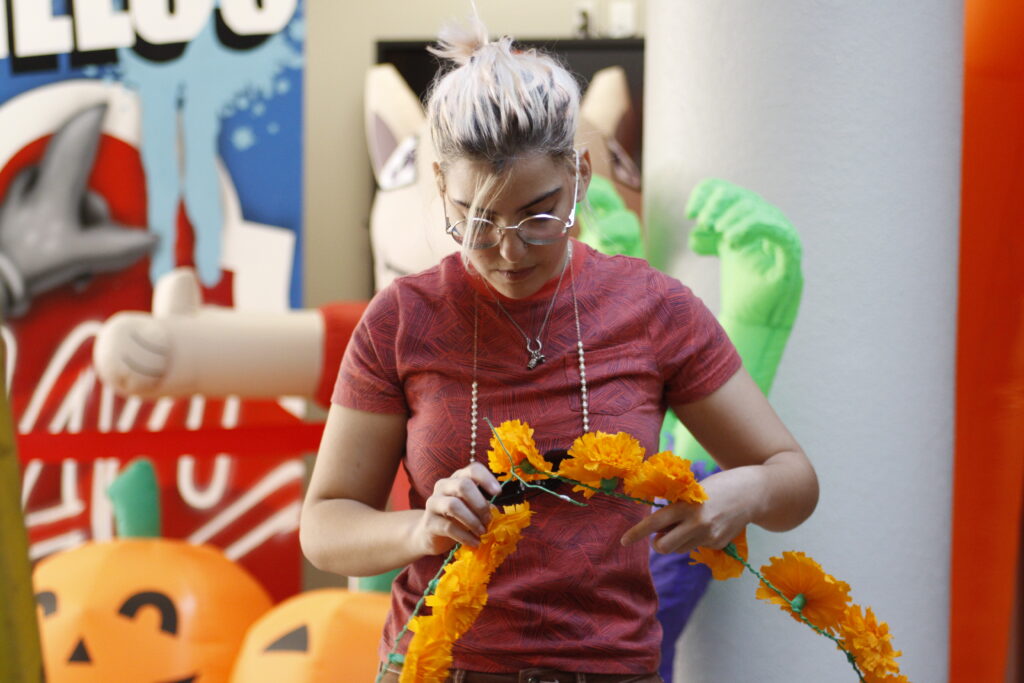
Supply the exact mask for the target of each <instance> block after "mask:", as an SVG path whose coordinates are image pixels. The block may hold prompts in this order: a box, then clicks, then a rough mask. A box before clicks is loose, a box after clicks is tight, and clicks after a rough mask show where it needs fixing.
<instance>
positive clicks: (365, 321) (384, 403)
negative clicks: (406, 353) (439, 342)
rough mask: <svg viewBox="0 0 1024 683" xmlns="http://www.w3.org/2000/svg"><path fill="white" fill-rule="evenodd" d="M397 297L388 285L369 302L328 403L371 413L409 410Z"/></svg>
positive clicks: (343, 360)
mask: <svg viewBox="0 0 1024 683" xmlns="http://www.w3.org/2000/svg"><path fill="white" fill-rule="evenodd" d="M398 327H399V307H398V297H397V295H396V292H395V289H394V287H388V288H386V289H384V290H382V291H381V292H379V293H378V294H377V296H375V297H374V298H373V300H372V301H371V302H370V305H369V306H368V307H367V309H366V313H365V314H363V317H362V319H361V320H360V321H359V324H358V325H356V329H355V331H354V332H353V333H352V337H351V339H349V342H348V346H347V347H346V349H345V355H344V356H343V357H342V359H341V367H340V368H339V369H338V378H337V380H336V381H335V383H334V393H333V394H332V395H331V403H337V404H338V405H342V406H345V407H346V408H353V409H355V410H364V411H366V412H370V413H408V412H409V406H408V403H407V402H406V400H405V391H404V389H403V387H402V382H401V379H400V377H399V372H398V360H397V354H396V340H397V336H398Z"/></svg>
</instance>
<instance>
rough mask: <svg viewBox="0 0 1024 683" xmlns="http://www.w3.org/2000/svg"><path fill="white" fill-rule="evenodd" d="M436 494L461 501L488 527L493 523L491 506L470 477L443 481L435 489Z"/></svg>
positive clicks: (457, 477)
mask: <svg viewBox="0 0 1024 683" xmlns="http://www.w3.org/2000/svg"><path fill="white" fill-rule="evenodd" d="M434 490H435V493H439V494H441V495H444V496H448V497H449V498H451V499H455V500H459V501H461V503H462V504H463V505H465V506H466V507H467V508H468V509H470V510H472V511H473V515H474V516H475V518H476V519H479V520H480V522H481V523H482V524H483V525H484V526H485V527H486V525H487V524H489V523H490V521H491V506H490V503H488V502H487V499H486V498H484V494H483V493H481V492H480V488H479V487H478V485H477V483H476V482H475V481H474V480H473V479H472V478H470V477H468V476H455V477H451V478H449V479H442V480H441V481H439V482H438V484H437V485H436V486H435V487H434Z"/></svg>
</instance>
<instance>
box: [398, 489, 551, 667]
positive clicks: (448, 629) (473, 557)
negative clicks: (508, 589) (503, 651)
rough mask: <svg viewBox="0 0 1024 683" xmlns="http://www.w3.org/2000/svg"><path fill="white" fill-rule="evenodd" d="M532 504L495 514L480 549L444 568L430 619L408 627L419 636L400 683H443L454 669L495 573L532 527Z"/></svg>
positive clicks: (462, 552) (465, 551)
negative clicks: (458, 645) (455, 649)
mask: <svg viewBox="0 0 1024 683" xmlns="http://www.w3.org/2000/svg"><path fill="white" fill-rule="evenodd" d="M532 514H533V512H531V511H530V504H529V503H521V504H519V505H509V506H506V507H504V508H502V510H501V512H495V513H494V514H493V515H492V517H491V522H490V524H488V525H487V531H486V533H484V535H483V536H481V537H480V544H479V545H478V546H477V547H475V548H472V547H469V546H465V545H464V546H461V547H459V549H458V550H456V551H455V555H454V561H453V562H450V563H449V564H447V565H445V567H444V574H443V575H442V576H441V578H440V580H438V582H437V587H436V588H435V590H434V593H433V595H429V596H427V598H426V603H427V605H429V606H430V607H431V608H432V610H433V611H432V613H431V614H430V615H428V616H415V617H413V618H412V620H411V621H410V622H409V630H411V631H412V632H413V633H414V635H413V638H412V641H411V642H410V643H409V649H408V651H407V652H406V653H405V661H404V663H403V665H402V675H401V678H400V681H401V683H409V682H412V681H415V682H417V683H419V682H420V681H426V682H428V683H434V682H435V681H436V682H438V683H443V681H445V680H446V679H447V678H448V669H450V668H451V664H452V646H453V645H454V644H455V641H456V640H458V639H459V638H461V637H462V636H463V634H465V632H466V631H468V630H469V628H470V627H471V626H472V625H473V622H474V621H476V619H477V617H478V616H480V612H482V611H483V608H484V605H486V604H487V584H488V583H489V582H490V580H491V576H492V575H493V574H494V572H495V570H497V568H498V567H499V566H500V565H501V563H502V562H504V561H505V558H506V557H508V556H509V554H510V553H512V552H514V551H515V549H516V545H517V544H518V543H519V539H520V537H521V535H522V531H523V529H525V528H526V527H528V526H529V525H530V516H531V515H532Z"/></svg>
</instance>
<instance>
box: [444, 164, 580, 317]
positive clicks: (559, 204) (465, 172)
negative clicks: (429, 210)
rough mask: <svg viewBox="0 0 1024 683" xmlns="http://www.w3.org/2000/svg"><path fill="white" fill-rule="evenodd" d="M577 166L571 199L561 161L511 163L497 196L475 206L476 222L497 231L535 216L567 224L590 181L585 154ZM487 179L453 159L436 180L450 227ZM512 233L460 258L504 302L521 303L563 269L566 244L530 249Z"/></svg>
mask: <svg viewBox="0 0 1024 683" xmlns="http://www.w3.org/2000/svg"><path fill="white" fill-rule="evenodd" d="M579 166H580V179H579V186H578V189H577V196H576V197H574V196H573V188H574V186H575V184H576V174H575V171H574V170H573V169H572V168H571V166H570V165H569V164H566V163H565V162H564V161H562V160H559V159H552V158H551V157H549V156H547V155H545V154H537V155H534V156H529V157H523V158H521V159H518V160H516V161H515V162H512V164H511V165H510V166H509V167H508V168H507V170H506V172H505V173H506V174H507V176H505V177H503V178H502V179H501V180H500V181H499V183H500V189H499V192H498V194H497V196H495V197H494V198H493V199H492V200H490V201H486V202H484V203H482V204H481V206H480V209H479V217H481V218H487V219H488V220H491V221H493V222H495V223H497V224H498V225H500V226H507V225H516V224H518V223H519V222H520V221H521V220H523V219H524V218H527V217H529V216H533V215H536V214H539V213H546V214H551V215H553V216H557V217H558V218H561V219H563V220H567V219H568V217H569V213H570V212H571V211H572V208H573V205H574V204H575V202H576V201H578V200H579V199H581V198H582V197H583V195H584V194H586V189H587V183H588V182H589V180H590V157H589V155H588V154H587V153H586V152H584V153H582V154H581V155H580V157H579ZM490 173H493V171H492V169H491V167H490V165H489V164H488V163H487V162H481V161H471V160H469V159H458V160H455V161H453V162H451V163H450V164H449V165H448V168H447V169H446V170H445V172H444V175H443V178H440V180H441V187H442V192H441V194H442V201H445V202H447V209H446V210H447V211H448V217H449V219H450V220H451V222H452V223H455V222H456V221H459V220H461V219H463V218H465V217H466V216H467V214H468V212H469V207H470V204H472V202H473V194H474V192H475V190H476V187H477V179H478V178H481V177H484V175H486V174H490ZM515 232H516V231H514V230H509V231H503V232H502V237H501V240H500V241H499V242H498V244H497V245H496V246H493V247H490V248H487V249H468V250H467V251H466V253H467V254H468V258H469V262H470V263H471V264H472V265H473V267H474V268H475V269H476V271H477V272H478V273H479V274H480V275H481V276H483V278H484V279H485V280H487V282H488V283H489V284H490V285H491V286H492V287H494V289H496V290H497V291H498V292H500V293H501V294H504V295H505V296H507V297H509V298H512V299H522V298H524V297H528V296H530V295H531V294H534V293H536V292H537V291H538V290H539V289H540V288H541V287H543V286H544V283H546V282H547V281H548V280H550V279H551V278H553V277H556V276H557V275H559V273H560V272H561V269H562V267H563V265H564V264H565V257H566V245H567V244H568V238H567V237H563V238H561V239H559V240H558V241H557V242H554V243H553V244H544V245H533V244H526V243H525V242H523V241H522V240H521V239H520V238H519V237H518V235H516V234H512V233H515Z"/></svg>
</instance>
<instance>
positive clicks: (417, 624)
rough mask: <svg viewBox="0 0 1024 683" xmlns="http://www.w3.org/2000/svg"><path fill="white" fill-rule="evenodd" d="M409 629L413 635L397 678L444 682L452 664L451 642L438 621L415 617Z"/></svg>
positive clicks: (434, 682)
mask: <svg viewBox="0 0 1024 683" xmlns="http://www.w3.org/2000/svg"><path fill="white" fill-rule="evenodd" d="M409 630H411V631H412V632H413V633H414V634H415V635H414V636H413V639H412V642H410V643H409V650H408V651H407V652H406V653H405V661H404V663H403V664H402V674H401V677H400V679H399V680H400V681H401V683H407V682H409V681H417V682H418V681H424V683H444V681H446V680H447V679H448V669H450V668H451V666H452V645H453V644H454V642H453V641H452V640H450V639H449V638H447V637H446V636H445V635H444V632H443V631H442V630H441V628H440V622H438V621H436V620H435V619H434V618H433V617H414V618H413V619H412V621H411V622H409Z"/></svg>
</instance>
